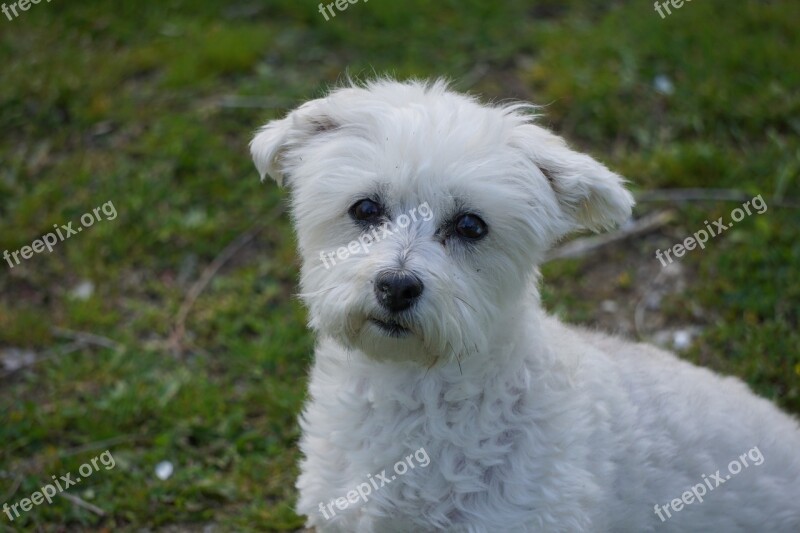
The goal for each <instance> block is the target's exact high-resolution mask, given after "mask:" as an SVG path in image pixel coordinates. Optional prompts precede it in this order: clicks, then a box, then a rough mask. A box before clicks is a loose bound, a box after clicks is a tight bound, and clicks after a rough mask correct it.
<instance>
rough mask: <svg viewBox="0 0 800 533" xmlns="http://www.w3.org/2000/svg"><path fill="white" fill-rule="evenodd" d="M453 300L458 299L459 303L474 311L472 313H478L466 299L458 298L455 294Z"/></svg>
mask: <svg viewBox="0 0 800 533" xmlns="http://www.w3.org/2000/svg"><path fill="white" fill-rule="evenodd" d="M453 298H455V299H456V300H458V301H459V302H461V303H463V304H464V305H466V306H467V307H469V308H470V309H472V311H473V312H476V313H477V311H475V308H474V307H472V306H471V305H470V304H469V303H468V302H467V301H466V300H464V299H463V298H461V297H460V296H456V295H455V294H454V295H453Z"/></svg>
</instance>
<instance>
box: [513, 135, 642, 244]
mask: <svg viewBox="0 0 800 533" xmlns="http://www.w3.org/2000/svg"><path fill="white" fill-rule="evenodd" d="M517 128H518V131H517V133H518V136H517V138H516V143H517V144H519V145H521V146H522V147H523V149H524V150H525V151H526V153H527V154H529V156H530V157H531V158H532V160H533V162H534V164H535V165H536V166H537V167H538V168H539V170H541V172H542V174H544V177H545V178H547V181H548V182H549V183H550V186H551V187H552V189H553V191H554V192H555V195H556V199H557V200H558V204H559V206H560V207H561V210H562V211H563V212H564V214H565V215H566V217H567V219H568V220H569V222H570V223H571V225H573V228H574V229H582V228H585V229H589V230H592V231H596V232H599V231H602V230H606V229H610V228H613V227H615V226H618V225H620V224H622V223H623V222H625V221H626V220H627V219H628V217H630V215H631V209H632V208H633V205H634V204H635V201H634V199H633V195H631V193H630V192H629V191H628V190H627V189H626V188H625V179H624V178H622V176H619V175H618V174H615V173H614V172H611V171H610V170H609V169H608V168H606V167H605V165H603V164H602V163H599V162H598V161H595V160H594V159H592V158H591V157H589V156H588V155H586V154H581V153H578V152H575V151H573V150H571V149H570V148H569V147H568V146H567V143H566V142H565V141H564V139H562V138H561V137H559V136H557V135H554V134H553V133H551V132H549V131H547V130H545V129H544V128H540V127H539V126H535V125H533V124H524V125H520V126H518V127H517Z"/></svg>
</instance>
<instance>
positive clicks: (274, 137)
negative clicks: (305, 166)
mask: <svg viewBox="0 0 800 533" xmlns="http://www.w3.org/2000/svg"><path fill="white" fill-rule="evenodd" d="M323 103H324V99H320V100H312V101H311V102H306V103H305V104H303V105H301V106H300V107H298V108H297V109H295V110H294V111H292V112H291V113H289V114H288V115H287V116H286V118H283V119H280V120H273V121H271V122H268V123H267V124H266V125H265V126H263V127H262V128H261V129H259V130H258V132H257V133H256V135H255V137H253V140H252V141H250V154H251V155H252V156H253V162H254V163H255V164H256V169H258V173H259V174H260V175H261V179H262V180H263V179H264V178H265V177H266V176H267V175H269V176H270V177H272V179H274V180H275V181H276V182H277V183H278V185H281V186H283V185H284V182H285V179H284V178H285V175H286V174H287V167H288V164H287V163H288V161H287V157H286V156H287V154H289V153H290V152H291V150H292V149H293V148H296V147H297V146H299V145H301V144H303V143H305V142H306V141H308V140H309V139H310V138H311V137H313V136H314V135H317V134H320V133H324V132H326V131H330V130H332V129H335V128H336V127H337V124H336V123H335V122H334V121H333V120H332V119H331V118H330V117H329V116H327V115H326V114H325V113H324V111H323V109H322V108H323Z"/></svg>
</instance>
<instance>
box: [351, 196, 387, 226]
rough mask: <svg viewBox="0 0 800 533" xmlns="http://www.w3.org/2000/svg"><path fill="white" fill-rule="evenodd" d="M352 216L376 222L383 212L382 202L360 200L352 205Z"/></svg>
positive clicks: (364, 220)
mask: <svg viewBox="0 0 800 533" xmlns="http://www.w3.org/2000/svg"><path fill="white" fill-rule="evenodd" d="M349 213H350V217H351V218H352V219H353V220H358V221H360V222H376V221H377V220H378V219H379V218H380V217H381V215H382V214H383V209H381V206H380V204H378V203H377V202H373V201H372V200H369V199H366V198H365V199H364V200H359V201H358V202H356V203H354V204H353V205H352V206H350V211H349Z"/></svg>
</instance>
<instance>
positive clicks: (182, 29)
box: [0, 0, 800, 531]
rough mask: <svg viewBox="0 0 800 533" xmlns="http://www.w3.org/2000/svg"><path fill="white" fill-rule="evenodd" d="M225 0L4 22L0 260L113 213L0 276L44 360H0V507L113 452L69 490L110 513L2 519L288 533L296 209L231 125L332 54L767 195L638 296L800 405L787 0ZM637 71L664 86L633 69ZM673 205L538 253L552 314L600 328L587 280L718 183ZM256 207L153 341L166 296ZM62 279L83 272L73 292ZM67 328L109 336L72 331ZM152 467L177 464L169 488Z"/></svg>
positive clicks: (169, 302) (625, 279) (669, 183)
mask: <svg viewBox="0 0 800 533" xmlns="http://www.w3.org/2000/svg"><path fill="white" fill-rule="evenodd" d="M223 4H224V3H219V2H212V1H210V0H199V1H193V2H189V1H188V0H173V1H170V2H155V1H144V2H138V3H135V4H132V3H127V2H126V3H121V5H116V4H115V5H113V6H111V5H110V4H108V3H107V2H99V1H90V0H86V1H83V2H79V3H78V2H71V3H67V2H52V3H50V4H47V3H40V4H39V5H35V6H33V7H32V8H31V10H30V11H28V12H25V13H23V14H22V15H21V16H20V17H19V18H18V19H16V20H13V21H8V20H6V19H5V18H4V17H1V16H0V28H1V29H2V37H0V60H2V65H3V82H2V83H0V251H2V250H6V249H7V250H16V249H18V248H20V247H22V246H25V245H28V244H30V243H31V242H32V241H33V240H34V239H37V238H38V237H40V236H41V235H43V234H45V233H47V232H48V231H50V230H51V229H52V227H53V224H66V223H67V222H69V221H77V219H78V218H79V217H80V215H81V214H83V213H85V212H87V211H91V210H92V209H93V208H94V207H97V206H100V205H102V204H103V203H105V202H108V201H112V202H113V203H114V206H115V207H116V209H117V211H118V217H117V218H116V219H114V220H107V221H102V222H97V223H95V225H94V226H92V227H91V228H88V229H86V230H84V231H83V232H82V233H81V234H80V235H76V236H73V237H71V238H70V239H69V240H68V241H65V242H63V243H61V244H59V245H57V247H56V249H55V251H54V252H53V253H52V254H47V253H45V254H39V255H35V256H34V257H33V258H31V259H30V260H28V261H25V262H24V263H23V264H22V265H20V266H17V267H15V268H14V269H13V270H12V269H9V268H7V264H6V263H5V262H3V268H2V269H0V354H7V353H9V350H11V349H19V350H24V351H30V352H33V353H35V354H36V355H37V357H38V358H39V360H38V361H37V362H36V363H34V364H32V365H31V366H29V367H27V368H26V369H24V370H20V371H17V372H15V373H13V374H11V375H7V376H6V375H4V373H5V372H6V370H4V369H3V367H2V366H0V376H3V377H0V442H2V446H0V499H2V498H5V499H7V500H8V501H9V503H14V502H17V501H19V500H20V499H21V498H23V497H25V496H27V495H30V493H31V492H33V491H34V490H36V489H37V488H38V487H40V486H41V485H43V484H45V483H47V482H48V481H49V479H50V476H51V475H63V474H66V473H67V472H75V471H77V468H78V466H80V465H81V464H82V463H84V462H86V461H87V460H89V459H91V458H92V457H94V456H96V455H98V454H99V453H101V452H102V451H104V450H105V449H109V450H110V451H111V452H112V454H113V456H114V457H115V459H116V462H117V464H116V467H115V468H114V469H112V470H108V471H105V470H101V471H99V472H97V473H95V474H94V475H93V476H92V477H91V478H90V479H87V480H86V481H85V482H84V483H81V484H80V485H79V486H77V487H73V488H72V489H71V490H70V493H72V494H74V495H76V496H79V497H81V498H82V499H84V500H85V501H87V502H90V503H93V504H95V505H97V506H99V507H100V508H102V509H103V510H104V511H105V513H106V515H105V517H99V516H97V515H96V514H94V513H92V512H90V511H87V510H85V509H83V508H81V507H78V506H76V505H74V504H73V503H71V502H70V501H68V500H66V499H64V498H57V499H56V500H55V502H54V503H53V504H52V505H42V506H38V507H36V508H35V509H34V510H33V511H31V512H29V513H26V514H25V515H24V516H23V517H21V518H20V519H18V520H16V521H15V522H14V523H11V522H8V521H7V519H6V517H5V515H2V514H0V531H1V530H3V529H10V530H13V529H21V530H36V529H37V528H38V529H40V530H46V531H56V530H63V529H64V528H66V529H71V530H78V529H86V528H93V529H94V528H106V529H108V530H138V529H140V528H146V527H150V528H158V527H166V526H176V527H181V528H198V529H202V527H203V526H204V525H208V524H216V525H217V526H218V527H219V528H221V529H222V530H237V531H244V530H252V531H264V530H267V531H292V530H296V529H298V528H300V527H301V526H302V519H301V518H300V517H297V516H296V515H295V514H294V513H293V511H292V506H293V503H294V498H295V492H294V489H293V484H294V479H295V477H296V466H295V465H296V461H297V458H298V454H297V450H296V447H295V446H296V439H297V436H298V429H297V425H296V422H295V419H296V415H297V413H298V411H299V409H300V407H301V405H302V402H303V398H304V394H305V391H304V382H305V374H306V371H307V368H308V366H309V364H310V357H311V351H312V347H313V339H312V338H311V337H310V335H309V334H308V333H307V331H306V328H305V321H306V316H305V311H304V310H303V309H302V308H301V306H300V305H299V304H298V303H297V301H296V299H294V298H293V297H292V294H293V292H294V290H295V285H296V278H297V264H296V259H295V254H294V240H293V236H292V233H291V229H290V228H289V224H288V220H287V217H286V216H285V215H283V216H276V214H275V213H276V208H277V207H278V206H280V205H281V203H282V202H284V201H285V197H284V193H283V192H282V191H280V190H278V189H277V187H275V186H274V185H273V184H271V183H267V184H261V183H259V181H258V178H257V176H256V172H255V171H254V169H253V168H252V164H251V163H250V161H249V158H248V152H247V143H248V141H249V138H250V135H251V133H252V131H253V130H254V129H255V127H256V126H258V125H259V124H261V123H263V122H264V121H266V120H268V119H270V118H273V117H277V116H280V115H281V114H282V113H284V112H285V110H286V109H287V108H289V107H291V106H294V105H296V104H298V103H300V102H302V101H303V100H305V99H308V98H311V97H314V96H317V95H319V94H320V93H321V91H322V90H323V88H324V87H325V86H326V85H327V84H330V83H335V82H337V81H339V80H341V79H342V77H343V76H344V75H345V73H348V72H349V73H350V74H351V75H354V76H357V77H365V76H369V75H371V74H372V73H373V72H376V73H384V72H388V73H392V74H395V75H397V76H399V77H406V76H417V77H429V76H442V75H443V76H449V77H451V78H453V80H454V84H455V86H456V87H458V88H461V89H469V90H471V91H474V92H476V93H481V94H484V95H485V96H486V97H487V98H490V99H497V100H499V99H504V98H511V97H516V98H526V99H531V100H533V101H535V102H537V103H541V104H546V108H545V110H544V111H545V113H546V117H545V118H544V122H545V123H546V124H547V125H549V126H552V127H553V128H555V129H556V130H557V131H559V132H561V133H563V134H564V135H566V136H567V138H568V139H570V141H571V142H572V143H573V144H575V145H576V146H577V147H579V148H581V149H584V150H586V151H589V152H591V153H593V154H594V155H595V156H597V157H599V158H601V159H603V160H604V161H606V162H607V163H608V164H609V165H611V166H612V167H613V168H615V169H618V170H620V171H621V172H622V173H623V174H625V175H626V176H627V177H629V179H630V180H631V181H632V182H633V184H634V187H635V188H636V189H637V190H649V189H655V188H675V187H703V188H733V189H737V190H741V191H743V192H745V193H747V194H749V195H753V196H754V195H757V194H761V195H763V198H764V199H765V200H766V202H767V204H768V205H769V206H770V207H769V209H768V211H767V212H766V213H765V214H763V215H758V216H753V217H748V218H746V219H745V220H744V221H742V222H741V223H740V224H739V225H738V226H737V227H735V228H734V229H731V230H730V231H729V232H727V233H725V234H723V235H721V236H719V237H717V238H715V239H713V240H712V241H710V242H709V244H708V246H707V248H706V249H705V250H704V251H694V252H692V253H689V254H688V255H687V256H685V257H684V258H683V259H682V260H681V266H682V267H683V268H684V277H685V282H686V283H685V286H682V287H681V289H680V291H679V292H673V293H670V294H668V295H666V296H665V298H664V300H663V302H662V305H661V307H660V309H659V310H657V311H654V313H656V314H658V315H659V320H661V322H662V323H663V324H665V325H674V326H683V325H698V326H701V327H702V328H703V329H702V334H701V335H700V337H699V338H698V339H697V341H696V342H695V343H694V345H693V347H692V348H691V349H690V350H689V351H688V352H687V353H686V354H685V356H686V357H688V358H689V359H692V360H694V361H697V362H700V363H702V364H705V365H708V366H711V367H712V368H714V369H716V370H718V371H720V372H723V373H727V374H733V375H738V376H740V377H741V378H742V379H744V380H745V381H747V382H748V383H750V384H751V386H753V387H754V388H755V389H756V390H757V391H758V392H759V393H760V394H762V395H764V396H766V397H768V398H771V399H774V400H775V401H777V402H778V403H779V404H781V405H782V406H783V407H784V408H786V409H788V410H790V411H792V412H794V413H800V349H798V346H800V333H798V322H799V321H800V317H799V315H800V210H798V209H796V208H791V207H779V204H780V203H781V202H782V201H785V202H791V201H792V200H793V201H794V202H795V203H796V202H797V199H798V198H800V180H798V171H799V170H800V141H798V139H800V136H798V134H800V93H798V91H797V87H798V86H800V56H799V55H798V54H797V53H796V50H797V49H799V48H800V42H798V41H800V33H798V31H797V22H796V21H797V20H799V19H800V5H798V4H797V3H792V2H788V1H787V2H744V3H742V4H741V5H738V6H736V7H732V6H731V5H730V3H729V2H723V1H722V0H715V1H712V0H708V1H704V2H700V3H698V2H695V3H691V4H686V5H685V6H684V7H683V8H682V9H680V10H677V11H675V12H674V13H673V15H671V16H670V17H668V18H667V19H665V20H661V19H660V18H659V17H658V15H657V14H656V13H655V12H654V11H653V10H652V6H649V5H647V4H641V5H639V4H637V3H634V2H607V3H605V4H603V5H602V6H601V7H597V6H598V5H597V4H595V5H594V6H590V5H589V3H588V2H579V1H577V0H572V1H569V2H555V1H554V0H546V1H537V2H534V5H531V3H530V2H523V1H521V0H511V1H508V2H503V3H496V4H492V3H487V2H479V1H477V0H469V1H462V2H456V1H453V0H448V1H442V2H426V1H422V0H412V1H409V2H402V3H401V2H378V1H374V2H369V3H362V2H359V3H357V4H353V5H351V6H350V7H349V8H348V10H347V11H346V12H343V13H340V14H339V15H338V16H337V17H336V18H335V19H333V20H331V21H329V22H325V20H324V19H323V18H322V16H321V15H320V14H319V13H318V12H317V5H316V3H314V2H307V1H301V2H297V1H295V0H276V1H273V2H269V3H266V4H268V5H260V4H248V3H241V4H230V5H228V6H225V5H223ZM659 75H663V76H666V77H668V78H669V79H670V80H671V81H672V82H673V84H674V88H675V90H674V92H673V93H672V94H668V95H665V94H661V93H659V92H657V91H655V90H654V88H653V80H654V78H655V77H656V76H659ZM231 102H234V103H235V102H245V103H252V102H255V103H256V104H257V107H247V106H236V105H231ZM663 207H665V206H664V205H661V204H655V203H643V204H641V205H640V206H639V207H638V208H637V216H640V215H643V214H646V213H648V212H651V211H653V210H656V209H661V208H663ZM672 207H673V208H674V209H676V210H677V212H678V216H677V218H676V221H675V222H673V223H672V224H670V225H669V226H667V227H665V228H663V229H662V230H661V231H660V232H658V233H656V234H652V235H648V236H646V237H642V238H639V239H635V240H633V241H629V242H626V243H622V244H618V245H614V246H611V247H609V248H607V249H605V250H603V251H601V252H599V253H598V254H596V255H595V256H592V257H590V258H587V259H586V260H581V261H577V260H572V261H559V262H556V263H552V264H549V265H547V266H546V267H545V268H544V275H545V283H546V286H545V291H544V295H545V302H546V305H547V306H548V307H549V308H550V309H552V310H555V311H557V312H558V313H560V314H563V315H565V316H566V317H567V318H569V319H570V320H573V321H577V322H581V323H585V324H590V325H603V324H604V323H605V322H604V321H603V318H602V312H601V311H600V310H599V305H600V302H601V301H603V300H607V299H615V300H616V301H618V302H630V301H634V302H635V300H636V299H638V298H640V297H641V295H642V294H644V293H645V292H646V290H647V287H648V285H649V283H650V282H651V281H652V279H653V278H654V277H655V276H656V275H657V274H658V272H659V271H660V267H659V265H658V262H657V261H656V260H655V259H654V257H653V254H654V252H655V249H656V248H661V249H664V248H666V247H667V246H670V245H671V244H673V243H676V242H679V241H682V240H683V239H684V238H685V237H687V236H689V235H691V234H692V233H693V232H695V231H697V230H698V229H701V228H703V227H704V224H703V221H704V220H712V219H716V218H717V217H720V216H724V217H726V218H727V217H728V213H729V212H730V210H731V209H732V208H734V207H736V204H735V203H730V202H701V203H691V204H683V205H677V206H672ZM258 221H261V222H263V223H264V227H263V229H262V230H261V232H260V233H259V234H258V235H257V237H256V238H255V239H254V240H253V241H252V242H251V243H250V244H248V245H247V246H246V247H245V248H244V249H243V250H242V251H240V252H239V253H238V254H236V255H235V256H234V258H233V259H232V260H231V261H229V262H228V263H227V264H226V265H225V266H224V267H223V268H222V269H221V270H220V272H218V273H217V275H216V276H215V277H214V278H213V279H212V281H211V283H210V284H209V285H208V287H206V289H205V290H204V291H203V292H202V294H201V295H200V297H199V298H198V300H197V301H196V303H195V304H194V306H193V307H192V310H191V313H190V315H189V317H188V321H187V336H186V344H187V351H186V353H185V354H184V355H183V357H175V356H173V354H172V353H171V352H170V350H169V349H168V344H167V339H168V337H169V335H170V333H171V329H172V327H173V325H174V323H175V317H176V315H177V313H178V311H179V309H180V307H181V303H182V302H183V300H184V298H185V296H186V294H187V291H188V290H189V288H190V287H191V286H192V284H193V283H194V282H195V281H196V280H197V279H198V278H199V277H200V275H201V273H202V271H203V269H204V268H205V267H206V266H207V265H208V264H209V263H210V262H211V261H212V260H213V259H214V258H215V257H216V256H217V255H218V254H219V253H220V251H221V250H222V249H223V248H225V246H226V245H227V244H228V243H230V242H231V241H232V240H234V239H235V238H236V237H237V236H238V235H241V234H242V233H243V232H245V231H246V230H247V229H248V228H251V227H252V226H253V224H254V223H256V222H258ZM85 280H88V281H90V282H91V283H92V285H93V287H94V291H93V293H92V294H91V296H90V297H89V298H88V299H80V298H76V297H75V295H74V294H73V289H74V288H75V287H76V286H77V285H78V284H80V283H81V282H82V281H85ZM626 309H628V307H626ZM628 310H630V309H628ZM631 312H632V311H631ZM64 330H67V331H79V332H87V333H92V334H95V335H99V336H102V337H106V338H109V339H113V341H114V342H115V343H117V344H118V346H117V347H115V348H107V347H102V346H97V345H81V346H78V347H77V348H75V347H73V348H72V349H70V347H71V346H72V344H71V343H72V341H71V340H70V339H69V338H68V336H69V335H68V333H65V332H64ZM6 357H7V356H6ZM163 460H169V461H171V462H172V463H173V464H174V465H175V473H174V475H173V476H172V477H171V478H170V479H168V480H165V481H161V480H159V479H158V478H157V477H156V476H155V474H154V468H155V465H156V464H157V463H159V462H160V461H163ZM12 489H13V493H12ZM7 494H8V496H7V497H6V495H7ZM0 501H4V500H0Z"/></svg>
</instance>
